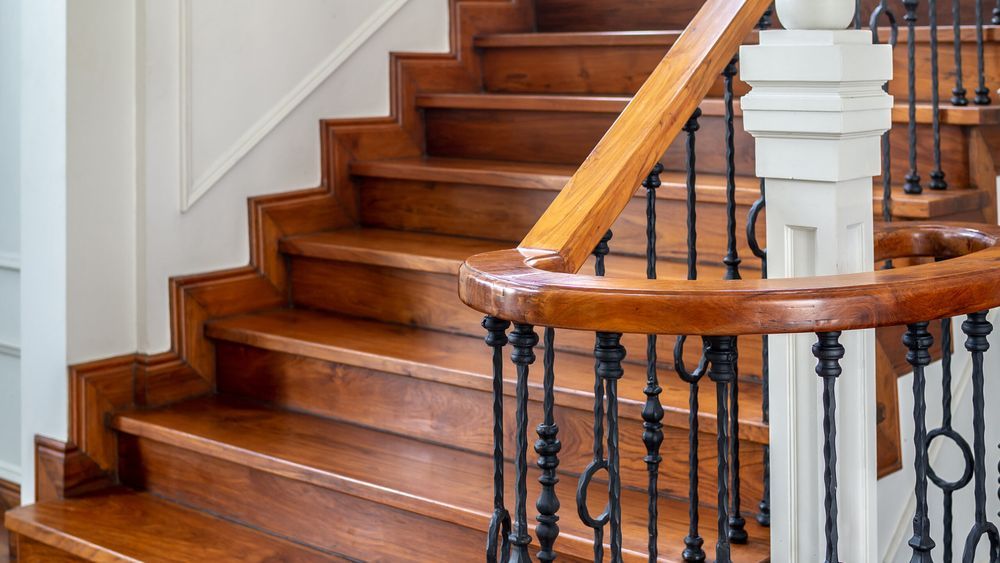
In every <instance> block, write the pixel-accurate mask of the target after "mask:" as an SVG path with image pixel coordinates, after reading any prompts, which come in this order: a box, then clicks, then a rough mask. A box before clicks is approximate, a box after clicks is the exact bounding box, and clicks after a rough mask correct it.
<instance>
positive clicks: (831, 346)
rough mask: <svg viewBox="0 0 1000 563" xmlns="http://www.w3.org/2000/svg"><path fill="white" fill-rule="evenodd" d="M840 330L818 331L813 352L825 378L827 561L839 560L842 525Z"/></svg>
mask: <svg viewBox="0 0 1000 563" xmlns="http://www.w3.org/2000/svg"><path fill="white" fill-rule="evenodd" d="M840 335H841V333H840V332H820V333H817V335H816V336H817V337H818V340H817V342H816V344H813V347H812V352H813V356H815V357H816V375H818V376H820V377H821V378H822V379H823V483H824V486H825V496H824V502H823V510H824V512H825V513H826V514H825V521H824V522H825V523H824V527H823V531H824V535H825V536H826V559H825V561H826V563H839V561H840V557H839V554H838V543H839V539H840V538H839V527H838V525H837V518H838V515H839V514H838V513H839V510H838V507H837V393H836V384H837V378H838V377H840V374H841V373H842V369H841V367H840V360H842V359H844V353H845V350H844V347H843V346H842V345H841V344H840Z"/></svg>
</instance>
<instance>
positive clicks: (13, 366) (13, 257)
mask: <svg viewBox="0 0 1000 563" xmlns="http://www.w3.org/2000/svg"><path fill="white" fill-rule="evenodd" d="M20 28H21V12H20V6H19V5H18V3H17V2H7V1H3V2H0V479H4V480H7V481H13V482H15V483H19V482H20V479H21V471H20V460H21V453H20V445H19V444H20V440H19V435H20V426H21V420H20V416H21V415H20V412H21V408H20V388H21V385H20V364H21V361H20V354H21V348H20V342H21V335H20V333H21V328H20V327H21V317H20V300H21V288H20V264H21V258H20V252H21V235H20V220H19V218H20V215H21V212H20V206H21V203H20V195H19V194H18V185H19V183H20V154H21V152H20V149H19V146H20V138H19V135H20V130H21V127H20V99H21V91H20V84H21V80H20V73H21V67H20V53H21V45H20V41H21V33H20Z"/></svg>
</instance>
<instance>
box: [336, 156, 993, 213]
mask: <svg viewBox="0 0 1000 563" xmlns="http://www.w3.org/2000/svg"><path fill="white" fill-rule="evenodd" d="M575 171H576V167H574V166H565V165H557V164H536V163H530V162H513V161H506V160H476V159H461V158H440V157H438V158H403V159H387V160H369V161H358V162H355V163H353V164H352V166H351V173H352V174H354V175H356V176H369V177H377V178H391V179H408V180H418V181H426V182H452V183H468V184H478V185H486V186H496V187H507V188H522V189H537V190H552V191H558V190H561V189H562V188H563V186H565V185H566V182H567V181H569V179H570V177H571V176H572V175H573V173H574V172H575ZM660 178H661V180H662V181H663V187H661V188H660V189H659V190H657V196H658V197H660V198H666V199H676V200H682V199H684V198H685V197H686V196H687V188H686V185H687V184H686V178H685V174H684V173H683V172H673V171H666V172H664V173H663V174H662V175H661V176H660ZM758 182H759V180H758V179H757V178H756V177H752V176H745V175H738V176H736V199H737V203H738V204H740V205H751V204H753V202H754V201H756V199H757V197H758V196H759V184H758ZM725 189H726V178H725V176H724V175H721V174H705V173H701V172H699V173H698V201H699V202H702V203H707V202H711V203H725V201H726V200H725ZM872 190H873V191H872V198H873V201H874V204H875V214H876V215H879V216H880V215H881V213H882V211H881V209H882V208H881V206H882V182H881V180H879V179H878V178H876V179H875V180H873V184H872ZM637 193H638V192H637ZM984 197H985V194H984V193H983V192H982V191H981V190H973V189H962V188H954V187H953V188H952V189H948V190H942V191H936V190H930V189H926V190H924V193H922V194H916V195H912V194H907V193H904V192H903V190H902V188H898V187H897V188H895V189H893V193H892V198H893V202H894V203H895V207H894V211H893V215H894V216H895V217H900V218H908V219H933V218H935V217H940V216H942V215H950V214H953V213H960V212H962V211H971V210H975V209H980V208H981V207H982V205H983V198H984Z"/></svg>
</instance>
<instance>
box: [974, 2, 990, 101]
mask: <svg viewBox="0 0 1000 563" xmlns="http://www.w3.org/2000/svg"><path fill="white" fill-rule="evenodd" d="M976 72H978V73H979V76H978V78H979V85H978V86H977V87H976V97H975V98H973V99H972V101H973V102H975V104H976V105H978V106H986V105H989V104H990V90H989V88H987V87H986V59H985V57H984V56H983V0H976Z"/></svg>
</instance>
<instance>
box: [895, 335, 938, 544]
mask: <svg viewBox="0 0 1000 563" xmlns="http://www.w3.org/2000/svg"><path fill="white" fill-rule="evenodd" d="M928 325H929V323H926V322H920V323H913V324H911V325H907V327H906V334H904V335H903V344H905V345H906V347H907V348H908V349H909V352H907V353H906V361H907V362H909V364H910V365H911V366H913V425H914V430H913V446H914V448H913V449H914V452H915V459H914V462H913V466H914V472H915V473H916V483H915V486H914V489H915V494H916V497H917V510H916V514H915V515H914V517H913V537H911V538H910V541H909V544H910V547H912V548H913V556H912V557H911V558H910V562H911V563H930V561H931V550H932V549H934V545H935V544H934V540H932V539H931V521H930V518H929V516H928V508H927V466H928V460H927V421H926V417H927V400H926V397H925V389H926V386H927V381H926V377H925V375H924V368H925V367H927V365H928V364H930V363H931V354H930V352H929V350H930V347H931V345H932V344H933V343H934V337H933V336H931V333H930V332H928V331H927V327H928Z"/></svg>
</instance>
